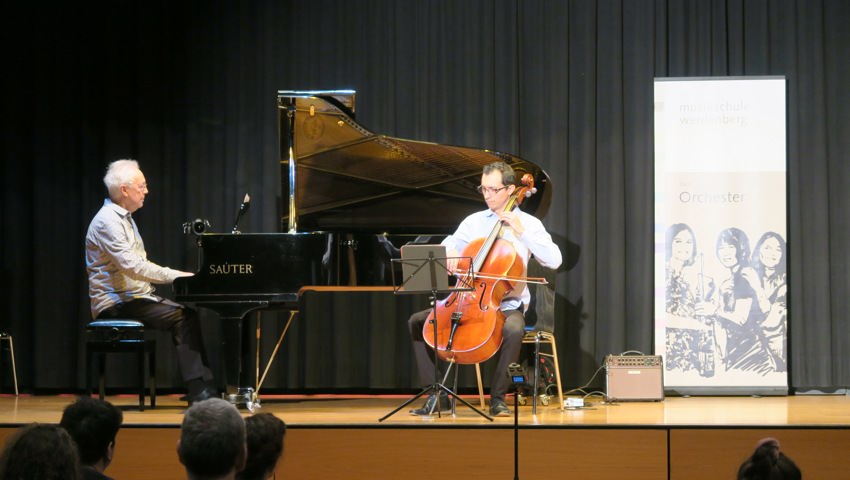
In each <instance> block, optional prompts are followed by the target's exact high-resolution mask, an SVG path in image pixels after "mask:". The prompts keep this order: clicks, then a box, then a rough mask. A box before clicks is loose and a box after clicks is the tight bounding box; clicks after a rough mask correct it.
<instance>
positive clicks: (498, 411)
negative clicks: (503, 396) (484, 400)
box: [490, 400, 511, 417]
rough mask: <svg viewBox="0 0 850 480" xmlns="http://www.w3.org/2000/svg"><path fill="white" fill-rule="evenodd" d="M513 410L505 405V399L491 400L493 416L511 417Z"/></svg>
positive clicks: (491, 413)
mask: <svg viewBox="0 0 850 480" xmlns="http://www.w3.org/2000/svg"><path fill="white" fill-rule="evenodd" d="M510 415H511V410H510V409H509V408H508V406H507V405H505V401H504V400H490V416H491V417H509V416H510Z"/></svg>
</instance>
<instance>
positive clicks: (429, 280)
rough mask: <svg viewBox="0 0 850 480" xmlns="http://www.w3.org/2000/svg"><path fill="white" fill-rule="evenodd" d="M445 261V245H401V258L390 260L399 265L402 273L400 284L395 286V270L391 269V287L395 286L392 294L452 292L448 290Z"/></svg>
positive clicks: (447, 271) (447, 272)
mask: <svg viewBox="0 0 850 480" xmlns="http://www.w3.org/2000/svg"><path fill="white" fill-rule="evenodd" d="M432 259H433V261H431V260H432ZM446 260H447V258H446V246H445V245H403V246H402V247H401V258H400V259H393V260H392V261H393V262H398V263H401V273H402V278H401V282H399V283H398V284H396V281H395V269H393V285H397V287H396V288H395V290H394V293H396V294H405V293H406V294H413V293H448V292H452V291H454V290H453V289H450V288H449V270H448V268H447V267H446ZM432 270H433V271H432Z"/></svg>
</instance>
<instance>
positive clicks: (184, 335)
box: [97, 298, 213, 382]
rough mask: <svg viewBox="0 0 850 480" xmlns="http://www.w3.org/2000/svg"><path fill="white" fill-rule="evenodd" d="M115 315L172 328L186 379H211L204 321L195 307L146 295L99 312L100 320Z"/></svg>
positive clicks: (151, 326)
mask: <svg viewBox="0 0 850 480" xmlns="http://www.w3.org/2000/svg"><path fill="white" fill-rule="evenodd" d="M112 318H121V319H127V320H138V321H140V322H142V323H144V324H145V326H146V327H150V328H155V329H157V330H167V331H170V332H171V339H172V340H173V341H174V345H176V346H177V362H178V364H179V365H180V373H181V374H182V375H183V381H184V382H188V381H189V380H195V379H199V378H200V379H202V380H204V381H205V382H211V381H212V378H213V376H212V372H211V371H210V369H209V368H208V367H207V365H209V363H208V362H207V354H206V351H205V350H204V339H203V336H202V335H201V324H200V321H199V319H198V312H196V311H195V310H193V309H191V308H188V307H186V306H183V305H180V304H179V303H175V302H172V301H171V300H167V299H164V298H163V299H160V301H159V302H155V301H153V300H148V299H144V298H143V299H139V300H133V301H132V302H127V303H120V304H118V305H115V306H113V307H110V308H107V309H106V310H104V311H102V312H100V315H98V316H97V319H98V320H109V319H112Z"/></svg>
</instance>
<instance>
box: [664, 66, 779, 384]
mask: <svg viewBox="0 0 850 480" xmlns="http://www.w3.org/2000/svg"><path fill="white" fill-rule="evenodd" d="M785 132H786V128H785V78H784V77H721V78H718V77H711V78H658V79H656V80H655V332H654V338H655V353H656V355H661V356H662V357H663V361H664V386H665V390H666V391H667V392H669V393H679V394H683V395H684V394H687V395H691V394H705V395H736V394H741V395H744V394H746V395H766V394H767V395H783V394H787V392H788V367H787V365H788V354H787V352H788V349H787V332H788V313H787V312H788V310H787V308H786V298H787V284H788V276H787V273H786V265H787V264H788V261H787V254H788V250H787V248H786V245H785V242H786V239H787V238H788V236H787V232H786V223H787V216H786V165H787V161H786V138H785V137H786V133H785Z"/></svg>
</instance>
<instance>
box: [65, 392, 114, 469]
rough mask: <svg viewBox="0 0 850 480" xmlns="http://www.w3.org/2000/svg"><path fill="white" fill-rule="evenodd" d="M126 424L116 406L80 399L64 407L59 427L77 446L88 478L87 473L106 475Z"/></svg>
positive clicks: (85, 398)
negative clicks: (118, 437)
mask: <svg viewBox="0 0 850 480" xmlns="http://www.w3.org/2000/svg"><path fill="white" fill-rule="evenodd" d="M123 421H124V415H123V414H122V413H121V410H119V409H118V408H117V407H116V406H114V405H112V404H111V403H109V402H106V401H104V400H99V399H96V398H92V397H87V396H83V397H79V398H78V399H77V401H76V402H74V403H72V404H70V405H68V406H67V407H65V411H64V412H62V420H61V421H60V422H59V425H60V426H61V427H62V428H64V429H65V430H66V431H67V432H68V433H69V434H70V435H71V438H73V439H74V443H76V444H77V451H78V452H79V458H80V463H81V464H82V465H83V472H82V473H83V476H87V473H86V470H87V469H94V470H96V471H98V472H103V471H104V470H106V467H108V466H109V464H110V463H112V456H113V454H114V453H115V437H116V436H117V435H118V429H119V428H121V423H122V422H123ZM94 477H95V478H96V477H97V475H94ZM101 478H102V477H101Z"/></svg>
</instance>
